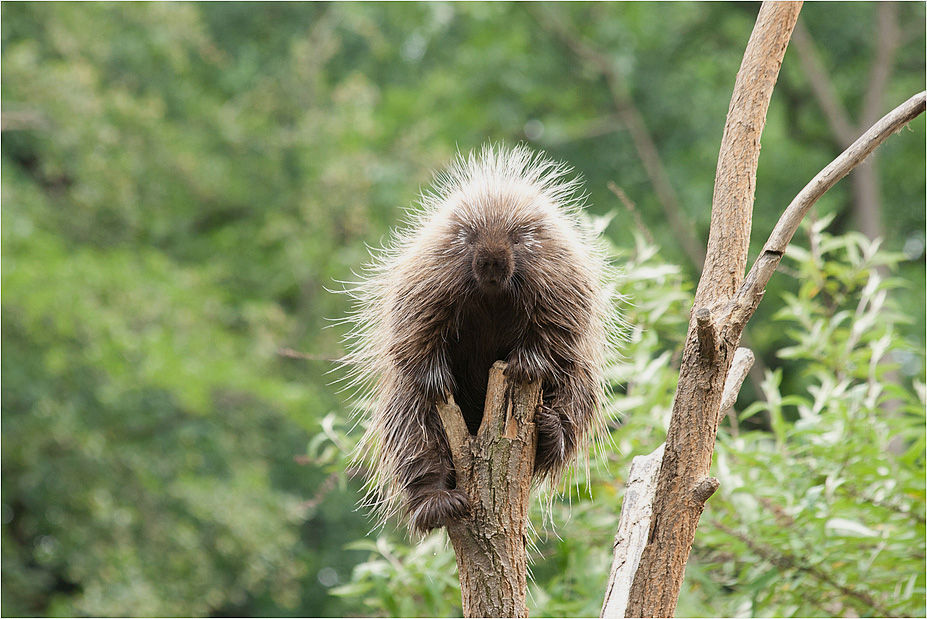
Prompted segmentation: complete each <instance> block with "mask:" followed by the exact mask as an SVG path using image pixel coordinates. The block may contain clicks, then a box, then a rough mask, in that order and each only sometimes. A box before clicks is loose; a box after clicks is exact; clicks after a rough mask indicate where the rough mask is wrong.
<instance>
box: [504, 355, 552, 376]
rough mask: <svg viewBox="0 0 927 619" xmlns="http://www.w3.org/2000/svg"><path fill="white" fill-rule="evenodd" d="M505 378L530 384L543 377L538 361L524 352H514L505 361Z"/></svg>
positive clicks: (542, 370)
mask: <svg viewBox="0 0 927 619" xmlns="http://www.w3.org/2000/svg"><path fill="white" fill-rule="evenodd" d="M505 364H506V367H505V377H506V378H508V379H509V380H510V381H514V382H518V383H532V382H534V381H536V380H539V379H541V378H542V377H543V376H544V368H543V367H542V365H541V364H540V363H539V362H538V360H537V359H536V358H535V357H533V356H531V355H530V354H529V353H527V352H526V351H524V350H516V351H515V352H513V353H512V354H511V355H509V358H508V359H506V360H505Z"/></svg>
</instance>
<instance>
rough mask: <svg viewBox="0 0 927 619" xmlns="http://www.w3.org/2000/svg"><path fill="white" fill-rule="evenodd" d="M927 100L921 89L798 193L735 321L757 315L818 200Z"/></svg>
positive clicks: (750, 278) (737, 306) (738, 301)
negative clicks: (795, 239)
mask: <svg viewBox="0 0 927 619" xmlns="http://www.w3.org/2000/svg"><path fill="white" fill-rule="evenodd" d="M925 100H927V92H921V93H918V94H916V95H914V96H913V97H911V98H910V99H908V100H907V101H905V102H904V103H902V104H901V105H899V106H898V107H896V108H895V109H894V110H892V111H891V112H889V113H888V114H886V115H885V116H883V117H882V119H881V120H880V121H879V122H877V123H876V124H875V125H873V126H872V128H871V129H869V131H867V132H866V133H864V134H863V135H862V136H861V137H860V138H859V139H858V140H856V141H855V142H853V144H852V145H851V146H850V147H849V148H848V149H846V150H845V151H843V153H841V155H840V156H839V157H837V158H836V159H834V160H833V161H832V162H831V163H830V164H828V166H827V167H826V168H824V169H823V170H821V171H820V172H818V174H817V175H816V176H815V177H814V178H813V179H811V182H809V183H808V184H807V185H805V188H804V189H802V190H801V191H800V192H799V194H798V195H797V196H795V199H794V200H792V203H791V204H789V206H788V208H786V209H785V212H784V213H782V216H781V217H780V218H779V222H778V223H777V224H776V227H775V228H773V231H772V233H771V234H770V235H769V240H768V241H766V245H765V246H764V247H763V251H762V252H761V253H760V255H759V257H758V258H757V259H756V262H755V263H754V264H753V268H752V269H750V273H749V274H748V275H747V277H746V279H745V280H744V283H743V286H742V287H741V289H740V291H739V292H738V293H737V296H736V298H735V299H734V300H733V301H732V305H733V306H734V308H733V309H734V311H733V312H732V314H731V320H732V322H733V323H735V324H740V325H743V324H745V323H746V322H747V320H749V319H750V316H752V315H753V312H754V311H755V310H756V306H757V305H759V302H760V298H762V296H763V290H764V289H765V288H766V284H767V283H769V278H770V277H772V274H773V273H774V272H775V270H776V267H777V266H779V262H780V261H781V260H782V256H783V254H784V253H785V249H786V247H788V244H789V241H791V240H792V236H793V235H794V234H795V231H796V230H798V226H799V224H800V223H801V220H802V219H803V218H804V216H805V215H806V214H807V213H808V211H809V210H810V209H811V207H812V206H813V205H814V203H815V202H817V201H818V199H819V198H820V197H821V196H823V195H824V193H825V192H826V191H827V190H828V189H830V188H831V187H833V186H834V185H835V184H836V183H837V181H839V180H840V179H841V178H843V177H844V176H846V175H847V174H848V173H849V172H850V170H852V169H853V168H855V167H856V166H858V165H859V164H860V163H862V162H863V160H865V159H866V157H868V156H869V154H870V153H871V152H872V151H873V150H875V149H876V147H878V146H879V144H881V143H882V142H884V141H885V140H886V139H887V138H888V137H889V136H890V135H892V134H893V133H895V132H897V131H899V130H900V129H901V128H902V127H904V126H905V125H907V124H908V123H909V122H911V121H912V120H913V119H914V118H916V117H917V116H918V115H920V114H921V113H923V112H924V109H925V106H927V103H925Z"/></svg>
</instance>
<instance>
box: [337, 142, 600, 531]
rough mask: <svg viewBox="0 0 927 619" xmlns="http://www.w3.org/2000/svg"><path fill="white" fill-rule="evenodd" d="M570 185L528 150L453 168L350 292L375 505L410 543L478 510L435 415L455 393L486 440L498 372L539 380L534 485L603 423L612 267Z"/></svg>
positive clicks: (472, 159)
mask: <svg viewBox="0 0 927 619" xmlns="http://www.w3.org/2000/svg"><path fill="white" fill-rule="evenodd" d="M569 173H570V171H569V169H568V168H566V167H564V166H562V165H559V164H556V163H554V162H552V161H550V160H549V159H547V158H545V157H543V156H541V155H534V154H532V152H531V151H530V150H529V149H527V148H526V147H523V146H519V147H515V148H513V149H504V148H494V147H492V146H486V147H484V148H483V149H482V151H481V152H480V153H479V155H474V154H470V156H469V157H467V158H464V157H463V156H459V157H458V158H457V160H456V161H454V162H453V163H452V164H451V165H450V167H449V168H448V169H447V170H446V171H445V173H444V174H443V175H439V176H438V177H437V178H436V182H435V186H434V188H433V190H432V191H431V192H426V193H424V194H423V197H422V200H421V203H420V209H418V212H417V213H414V214H413V215H412V218H411V220H410V221H409V222H408V223H409V225H408V227H407V229H406V230H405V231H403V232H400V233H398V234H397V235H395V236H394V237H393V240H392V243H391V244H390V245H389V246H388V247H387V248H385V249H384V250H383V251H382V252H381V253H380V255H379V256H377V257H376V258H375V260H374V262H373V264H372V265H370V267H369V271H368V276H367V277H366V278H365V280H364V281H362V282H361V283H360V284H359V285H358V287H357V288H356V289H355V290H354V291H353V292H354V296H355V298H356V299H357V301H358V311H357V314H356V316H355V317H354V321H355V328H354V330H353V333H352V336H353V337H352V338H351V342H352V350H351V353H350V354H349V356H348V361H349V363H352V364H353V365H354V368H355V372H356V373H357V376H356V377H355V378H358V379H359V381H360V382H361V383H362V384H366V385H367V386H368V388H369V390H370V391H369V395H370V396H372V397H371V398H369V399H370V401H371V402H370V407H371V409H370V410H371V411H372V413H371V416H370V418H369V422H368V427H367V432H366V434H365V436H364V439H363V440H362V441H361V443H360V447H359V451H360V453H361V454H362V456H361V457H362V458H364V459H366V460H367V461H368V463H371V464H372V467H373V469H374V479H373V480H372V482H371V488H372V493H371V494H372V495H373V496H374V499H373V501H372V502H373V503H374V504H376V505H378V506H379V507H381V508H383V509H382V512H383V513H384V514H389V513H392V512H395V511H397V510H399V509H403V510H404V512H405V514H406V515H407V516H408V518H409V520H410V524H411V526H412V528H413V530H415V531H418V532H422V533H424V532H427V531H429V530H431V529H433V528H437V527H440V526H444V525H445V524H447V523H448V522H450V521H451V520H452V519H455V518H459V517H461V516H463V515H465V514H466V513H467V512H468V510H469V500H468V499H467V497H466V495H465V494H464V493H463V492H462V491H461V490H459V489H457V487H456V479H455V471H454V465H453V461H452V459H451V455H450V449H449V446H448V443H447V438H446V436H445V433H444V429H443V426H442V424H441V421H440V418H439V416H438V414H437V410H436V403H437V402H438V401H443V400H444V399H445V397H446V396H445V394H446V393H450V394H451V395H453V398H454V400H455V401H456V403H457V405H458V406H459V407H460V409H461V412H462V414H463V417H464V420H465V421H466V424H467V428H468V429H469V431H470V433H471V434H476V432H477V430H478V429H479V425H480V421H481V419H482V416H483V406H484V401H485V396H486V385H487V380H488V376H489V369H490V367H491V366H492V364H493V363H494V362H495V361H496V360H503V361H505V362H506V363H507V364H508V365H507V368H506V370H505V374H506V376H507V378H509V379H510V380H516V381H527V382H530V381H534V380H541V381H542V402H541V404H540V405H539V407H538V410H537V412H536V415H535V421H536V423H537V424H538V445H537V456H536V461H535V472H534V477H535V479H539V478H540V479H549V480H556V479H557V478H559V476H560V474H561V473H562V471H563V469H564V467H565V466H566V465H567V464H568V463H569V462H570V461H571V460H572V459H573V457H574V456H575V454H576V452H577V449H578V448H579V447H580V446H582V445H584V444H585V441H586V439H587V438H588V437H589V435H590V434H591V433H592V432H593V431H594V430H595V428H596V426H597V425H598V424H599V423H600V420H601V415H600V412H599V411H600V405H601V399H602V393H603V383H604V381H603V378H602V371H603V364H604V355H605V352H606V349H607V342H608V340H609V337H608V332H609V328H608V325H607V321H608V316H609V312H608V310H607V303H606V299H605V295H604V294H603V289H602V279H603V275H604V273H605V271H606V265H605V261H604V259H603V257H602V253H601V252H600V251H599V250H598V249H597V245H596V242H595V239H594V236H593V235H592V234H591V233H590V232H589V231H588V230H587V229H586V228H584V227H583V226H581V225H580V223H579V222H578V220H577V218H576V211H577V209H578V208H579V206H580V202H581V201H582V200H581V198H580V197H577V185H578V182H577V181H576V180H570V179H568V178H567V176H568V174H569Z"/></svg>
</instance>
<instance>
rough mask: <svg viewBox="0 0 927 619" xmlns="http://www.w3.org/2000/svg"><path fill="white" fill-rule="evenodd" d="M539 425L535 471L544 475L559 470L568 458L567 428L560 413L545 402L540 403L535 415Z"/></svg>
mask: <svg viewBox="0 0 927 619" xmlns="http://www.w3.org/2000/svg"><path fill="white" fill-rule="evenodd" d="M534 422H535V423H536V424H537V426H538V448H537V455H536V457H535V459H534V472H535V474H537V475H544V474H547V473H550V472H552V471H557V470H558V469H559V468H560V467H561V465H562V464H563V461H564V460H565V459H566V455H567V454H566V429H565V428H564V425H563V421H562V420H561V418H560V414H559V413H558V412H557V411H556V410H554V409H552V408H551V407H550V406H547V405H546V404H544V403H541V404H539V405H538V408H537V411H536V412H535V415H534Z"/></svg>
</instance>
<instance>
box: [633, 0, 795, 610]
mask: <svg viewBox="0 0 927 619" xmlns="http://www.w3.org/2000/svg"><path fill="white" fill-rule="evenodd" d="M800 8H801V3H800V2H764V3H763V5H762V7H761V8H760V12H759V16H758V17H757V23H756V26H755V27H754V30H753V34H752V35H751V36H750V41H749V42H748V43H747V49H746V51H745V53H744V59H743V62H742V63H741V68H740V71H739V72H738V74H737V79H736V81H735V85H734V93H733V96H732V98H731V106H730V109H729V111H728V118H727V122H726V124H725V129H724V136H723V138H722V143H721V153H720V156H719V158H718V169H717V175H716V180H715V192H714V197H713V200H712V216H711V230H710V232H709V240H708V252H707V258H706V261H705V269H704V271H703V272H702V277H701V279H700V280H699V285H698V289H697V291H696V295H695V307H696V308H707V309H712V310H713V309H716V308H721V307H724V305H725V304H726V303H727V302H728V301H729V300H730V299H731V298H732V297H733V296H734V294H735V293H736V292H737V290H738V288H739V287H740V283H741V281H742V279H743V273H744V268H745V266H746V261H747V249H748V245H749V239H750V225H751V218H752V210H753V196H754V190H755V186H756V164H757V161H758V160H759V150H760V134H761V133H762V129H763V127H764V125H765V122H766V110H767V109H768V106H769V100H770V97H771V96H772V90H773V87H774V86H775V82H776V78H777V76H778V72H779V67H780V66H781V64H782V57H783V56H784V54H785V48H786V46H787V44H788V41H789V37H790V35H791V32H792V28H794V26H795V21H796V20H797V19H798V12H799V10H800ZM693 314H694V313H693ZM716 324H723V323H718V322H717V319H716ZM718 333H719V337H717V338H715V345H716V346H717V350H716V351H715V355H714V358H713V359H710V360H709V359H707V358H706V355H705V350H704V348H703V346H700V343H699V338H698V326H697V324H696V316H695V315H693V317H692V320H691V321H690V324H689V333H688V336H687V338H686V344H685V348H684V351H683V361H682V367H681V371H680V378H679V384H678V386H677V390H676V398H675V401H674V403H673V417H672V419H671V421H670V427H669V430H668V433H667V439H666V451H665V454H664V456H663V462H662V466H661V469H660V475H659V481H658V484H657V490H656V498H655V501H654V507H653V518H652V520H651V524H650V534H649V536H648V538H649V543H648V544H647V546H646V548H645V549H644V552H643V554H642V556H641V562H640V565H639V567H638V570H637V573H636V574H635V576H634V580H633V584H632V586H631V592H630V597H629V601H628V607H627V609H626V611H625V614H626V616H628V617H644V616H648V617H670V616H672V615H673V613H674V612H675V609H676V600H677V598H678V596H679V590H680V588H681V586H682V579H683V575H684V574H685V565H686V562H687V560H688V557H689V551H690V549H691V547H692V541H693V539H694V537H695V528H696V526H697V524H698V519H699V517H700V516H701V513H702V509H703V507H704V501H705V500H706V499H707V498H708V496H710V495H711V493H712V492H713V491H714V488H717V480H712V479H711V478H710V477H709V476H708V470H709V467H710V464H711V454H712V452H713V450H714V437H715V435H716V434H717V429H718V410H719V407H720V403H721V394H722V390H723V387H724V382H725V379H726V377H727V374H728V370H729V368H730V366H731V364H732V362H733V356H734V350H735V349H736V346H737V343H738V341H739V337H740V333H739V332H738V333H736V334H730V333H725V331H724V328H723V327H722V328H721V329H719V330H718ZM731 335H736V337H731V340H733V341H728V340H727V339H726V337H730V336H731Z"/></svg>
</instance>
